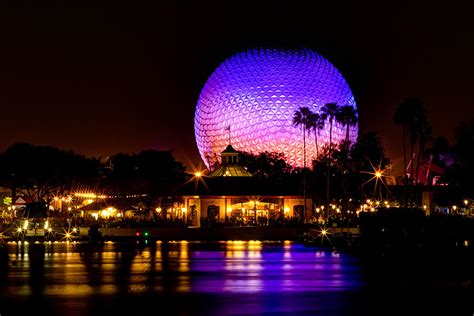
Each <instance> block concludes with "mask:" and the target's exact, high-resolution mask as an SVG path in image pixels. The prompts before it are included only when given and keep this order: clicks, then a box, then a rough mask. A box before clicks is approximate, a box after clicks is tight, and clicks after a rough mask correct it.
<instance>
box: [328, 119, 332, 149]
mask: <svg viewBox="0 0 474 316" xmlns="http://www.w3.org/2000/svg"><path fill="white" fill-rule="evenodd" d="M329 152H330V153H331V152H332V121H330V122H329Z"/></svg>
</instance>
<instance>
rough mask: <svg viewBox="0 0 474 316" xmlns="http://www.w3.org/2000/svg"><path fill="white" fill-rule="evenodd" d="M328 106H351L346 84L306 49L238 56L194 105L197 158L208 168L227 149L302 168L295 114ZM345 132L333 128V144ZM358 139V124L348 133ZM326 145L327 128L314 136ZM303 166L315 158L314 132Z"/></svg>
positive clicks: (300, 134) (211, 80)
mask: <svg viewBox="0 0 474 316" xmlns="http://www.w3.org/2000/svg"><path fill="white" fill-rule="evenodd" d="M327 103H337V104H338V105H340V106H342V105H351V106H353V107H354V108H355V107H356V104H355V101H354V97H353V95H352V92H351V89H350V88H349V85H348V84H347V82H346V80H345V79H344V78H343V77H342V75H341V74H340V73H339V71H338V70H337V69H336V68H335V67H334V66H333V65H332V64H331V63H330V62H329V61H327V60H326V59H324V58H323V57H321V56H320V55H318V54H317V53H315V52H313V51H311V50H309V49H294V50H285V49H259V50H249V51H246V52H242V53H238V54H236V55H234V56H232V57H230V58H229V59H227V60H226V61H224V62H223V63H222V64H221V65H220V66H219V67H218V68H217V69H216V71H214V73H213V74H212V75H211V76H210V77H209V79H208V80H207V82H206V84H205V85H204V88H203V89H202V91H201V94H200V96H199V100H198V103H197V106H196V113H195V118H194V131H195V136H196V143H197V146H198V148H199V153H200V154H201V157H202V159H203V160H204V162H205V163H206V165H207V166H208V167H209V166H210V165H213V164H214V163H215V162H217V161H219V158H220V153H221V152H222V151H223V150H224V149H225V148H226V146H227V145H228V144H229V127H230V142H231V144H232V146H233V147H234V148H235V149H236V150H239V151H246V152H250V153H253V154H258V153H261V152H264V151H268V152H281V153H284V154H285V157H286V160H287V162H288V163H289V164H291V165H292V166H294V167H302V166H303V130H302V128H301V127H294V126H293V116H294V113H295V111H297V110H299V109H300V108H301V107H308V108H309V109H310V110H311V111H313V112H316V113H319V112H320V109H321V107H322V106H323V105H324V104H327ZM345 135H346V128H345V127H344V126H342V125H340V124H338V123H335V124H334V125H333V130H332V139H333V143H339V142H341V141H342V140H344V139H345ZM349 135H350V140H351V141H352V142H354V141H355V140H356V138H357V125H356V126H355V127H351V128H350V134H349ZM317 141H318V146H319V148H321V147H322V146H323V145H325V144H328V143H329V123H328V122H327V121H326V124H325V128H324V129H323V130H321V131H320V133H319V135H318V140H317ZM306 151H307V153H306V155H307V162H308V166H309V165H310V161H311V160H312V159H315V158H316V145H315V135H314V133H310V134H307V136H306Z"/></svg>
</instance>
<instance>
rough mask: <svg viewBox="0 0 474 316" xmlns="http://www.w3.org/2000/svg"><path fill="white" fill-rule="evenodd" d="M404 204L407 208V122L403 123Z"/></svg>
mask: <svg viewBox="0 0 474 316" xmlns="http://www.w3.org/2000/svg"><path fill="white" fill-rule="evenodd" d="M402 138H403V139H402V140H403V204H404V207H405V208H407V202H408V201H407V186H408V179H407V149H406V140H405V138H406V124H403V137H402Z"/></svg>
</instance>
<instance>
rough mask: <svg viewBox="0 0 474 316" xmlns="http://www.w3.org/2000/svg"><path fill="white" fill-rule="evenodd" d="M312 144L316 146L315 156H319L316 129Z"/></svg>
mask: <svg viewBox="0 0 474 316" xmlns="http://www.w3.org/2000/svg"><path fill="white" fill-rule="evenodd" d="M314 145H315V146H316V158H318V157H319V148H318V130H315V131H314Z"/></svg>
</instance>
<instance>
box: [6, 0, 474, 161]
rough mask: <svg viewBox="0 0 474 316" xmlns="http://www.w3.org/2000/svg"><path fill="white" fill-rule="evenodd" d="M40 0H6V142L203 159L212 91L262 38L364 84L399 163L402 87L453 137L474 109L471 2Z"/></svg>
mask: <svg viewBox="0 0 474 316" xmlns="http://www.w3.org/2000/svg"><path fill="white" fill-rule="evenodd" d="M31 2H33V1H24V2H23V1H22V2H20V1H10V2H7V1H1V4H0V34H1V37H0V104H1V106H2V107H1V109H2V111H1V115H0V150H4V149H6V148H7V147H8V146H9V145H11V144H12V143H14V142H18V141H23V142H31V143H33V144H37V145H53V146H58V147H60V148H65V149H72V150H74V151H77V152H78V153H81V154H85V155H88V156H108V155H111V154H114V153H117V152H138V151H139V150H141V149H148V148H154V149H162V150H165V149H171V150H172V151H173V152H174V154H175V155H176V157H177V158H178V159H179V160H181V161H183V162H185V163H186V164H189V161H193V162H198V161H200V158H199V154H198V150H197V147H196V144H195V141H194V126H193V117H194V109H195V105H196V102H197V98H198V96H199V92H200V90H201V88H202V87H203V85H204V83H205V81H206V79H207V77H208V76H209V75H210V74H211V73H212V71H213V70H214V69H215V68H216V67H217V66H218V65H219V64H220V63H221V62H222V61H223V60H224V59H225V58H226V57H228V56H229V55H231V54H233V53H235V52H237V51H240V50H243V49H246V48H252V47H259V46H282V47H292V46H297V47H298V46H306V47H309V48H311V49H313V50H315V51H317V52H319V53H320V54H321V55H323V56H324V57H325V58H327V59H328V60H329V61H331V62H332V63H333V64H334V65H335V66H336V67H337V68H338V69H339V70H340V71H341V72H342V74H343V75H344V76H345V77H346V79H347V81H348V82H349V85H350V86H351V88H352V90H353V92H354V94H355V97H356V101H357V103H358V107H359V115H360V130H361V131H367V130H375V131H377V132H378V133H379V134H380V135H381V136H382V137H383V139H384V144H385V146H386V150H387V153H388V154H389V156H390V157H391V158H392V161H394V162H396V161H398V160H399V159H400V158H401V156H400V153H401V145H400V144H399V138H400V136H401V130H400V128H399V127H396V126H395V125H393V123H392V116H393V112H394V110H395V108H396V106H397V104H398V103H399V102H400V101H402V100H403V99H404V98H406V97H410V96H417V97H419V98H421V99H422V100H423V101H424V102H425V104H426V107H427V110H428V114H429V117H430V120H431V123H432V125H433V134H434V136H438V135H445V136H447V137H448V139H452V138H453V129H454V127H455V126H456V125H457V124H458V123H459V121H461V120H465V119H471V118H473V117H474V107H473V106H472V105H473V97H474V93H473V91H472V90H473V83H474V80H473V79H472V74H473V73H474V59H473V58H474V36H473V35H474V23H472V9H473V8H472V7H467V6H466V7H463V6H462V5H461V4H458V3H455V1H448V2H443V3H442V4H435V3H436V2H435V1H422V2H419V1H418V2H416V1H406V2H402V1H396V2H392V4H393V6H390V5H389V4H387V3H386V2H384V1H371V2H367V3H364V2H363V1H351V2H348V3H345V2H341V1H326V3H325V2H320V3H318V4H317V5H314V6H308V5H306V4H305V2H300V3H299V2H298V1H288V2H287V3H285V2H277V1H271V2H266V3H264V2H258V1H250V2H245V1H233V2H231V1H222V3H226V4H225V5H222V4H221V5H216V4H212V3H210V2H209V3H207V4H206V2H205V1H193V3H194V4H186V3H185V1H163V4H159V2H160V1H150V2H148V4H145V5H143V4H139V3H141V1H129V2H128V3H119V2H117V1H110V2H101V1H91V2H87V1H71V0H69V1H64V2H62V1H44V2H43V4H44V3H46V4H47V5H44V6H42V7H40V6H33V5H32V4H31ZM171 2H175V3H180V4H170V3H171ZM257 2H258V3H259V4H257ZM306 2H310V1H306ZM25 3H26V4H25ZM231 3H234V5H231ZM466 5H468V4H466Z"/></svg>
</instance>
